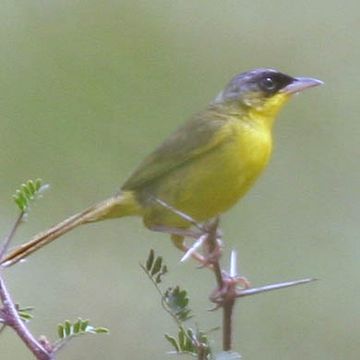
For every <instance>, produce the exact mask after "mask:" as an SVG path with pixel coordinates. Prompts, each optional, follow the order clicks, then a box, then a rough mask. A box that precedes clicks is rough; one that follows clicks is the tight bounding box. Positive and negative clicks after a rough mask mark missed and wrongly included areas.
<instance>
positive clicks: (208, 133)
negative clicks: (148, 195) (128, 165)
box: [122, 109, 227, 190]
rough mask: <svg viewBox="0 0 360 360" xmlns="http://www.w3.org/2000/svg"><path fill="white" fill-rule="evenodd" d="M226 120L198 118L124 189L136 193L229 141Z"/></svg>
mask: <svg viewBox="0 0 360 360" xmlns="http://www.w3.org/2000/svg"><path fill="white" fill-rule="evenodd" d="M226 122H227V119H226V117H225V116H224V115H223V114H220V113H218V112H216V111H214V110H211V109H208V110H207V111H205V112H203V113H200V114H198V115H197V116H195V117H194V118H192V119H191V120H190V121H188V122H187V123H186V124H185V125H184V126H182V127H180V128H179V129H178V130H177V131H175V132H174V133H173V134H172V135H170V136H169V137H168V138H167V139H166V140H165V141H164V142H163V143H162V144H161V145H160V146H158V147H157V148H156V149H155V151H154V152H152V153H151V154H150V155H149V156H148V157H146V158H145V160H144V161H143V162H142V163H141V164H140V165H139V167H138V168H137V169H136V170H135V171H134V173H133V174H132V175H131V176H130V177H129V178H128V180H127V181H126V182H125V183H124V185H123V186H122V190H136V189H138V188H140V187H142V186H145V185H147V184H149V183H151V182H153V181H155V180H157V179H158V178H160V177H161V176H163V175H165V174H168V173H170V172H171V171H173V170H174V169H176V168H178V167H180V166H182V165H183V164H184V163H186V162H187V161H189V160H192V159H194V158H196V157H198V156H201V155H202V154H204V153H207V152H208V151H210V150H212V149H214V148H215V147H217V146H219V145H220V144H221V143H222V142H223V141H224V140H225V138H226V131H224V124H225V123H226Z"/></svg>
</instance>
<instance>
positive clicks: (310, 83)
mask: <svg viewBox="0 0 360 360" xmlns="http://www.w3.org/2000/svg"><path fill="white" fill-rule="evenodd" d="M322 84H323V82H322V81H321V80H318V79H313V78H307V77H298V78H294V81H293V82H292V83H291V84H289V85H287V86H285V87H284V88H283V89H282V90H281V92H283V93H285V94H289V95H291V94H296V93H298V92H301V91H303V90H306V89H308V88H312V87H314V86H319V85H322Z"/></svg>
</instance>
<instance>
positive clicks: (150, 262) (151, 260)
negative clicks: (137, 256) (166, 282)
mask: <svg viewBox="0 0 360 360" xmlns="http://www.w3.org/2000/svg"><path fill="white" fill-rule="evenodd" d="M154 257H155V252H154V250H153V249H151V250H150V253H149V256H148V258H147V260H146V270H147V271H150V270H151V268H152V266H153V263H154Z"/></svg>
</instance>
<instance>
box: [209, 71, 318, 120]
mask: <svg viewBox="0 0 360 360" xmlns="http://www.w3.org/2000/svg"><path fill="white" fill-rule="evenodd" d="M322 83H323V82H322V81H320V80H317V79H313V78H308V77H292V76H289V75H286V74H283V73H281V72H279V71H277V70H274V69H266V68H260V69H255V70H251V71H247V72H244V73H242V74H239V75H236V76H235V77H234V78H233V79H231V81H230V82H229V84H228V85H227V86H226V87H225V89H224V90H223V91H222V92H221V93H220V94H219V95H218V96H217V97H216V98H215V100H214V102H213V104H214V105H217V104H221V105H225V107H227V105H228V106H230V107H232V108H233V107H240V108H241V109H245V110H246V111H247V112H248V114H249V115H250V116H251V115H253V116H254V117H262V118H269V119H273V118H274V117H275V115H276V114H277V112H278V111H279V110H280V109H281V108H282V107H283V105H284V104H285V103H286V102H287V101H288V100H289V98H290V97H291V96H292V95H294V94H297V93H299V92H301V91H303V90H305V89H308V88H311V87H314V86H318V85H321V84H322Z"/></svg>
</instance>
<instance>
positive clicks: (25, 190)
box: [13, 179, 48, 212]
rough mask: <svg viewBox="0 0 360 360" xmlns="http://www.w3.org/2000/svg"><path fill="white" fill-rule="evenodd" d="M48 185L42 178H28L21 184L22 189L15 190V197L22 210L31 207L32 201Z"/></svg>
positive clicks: (24, 210)
mask: <svg viewBox="0 0 360 360" xmlns="http://www.w3.org/2000/svg"><path fill="white" fill-rule="evenodd" d="M47 187H48V186H47V185H43V184H42V180H41V179H36V180H35V181H33V180H28V181H27V182H26V183H24V184H22V185H21V186H20V189H17V190H16V191H15V194H14V195H13V199H14V201H15V203H16V205H17V206H18V208H19V209H20V211H22V212H26V211H27V210H28V209H29V206H30V202H32V201H34V200H35V199H36V198H38V197H39V196H40V194H41V193H42V192H43V190H45V189H46V188H47Z"/></svg>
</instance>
